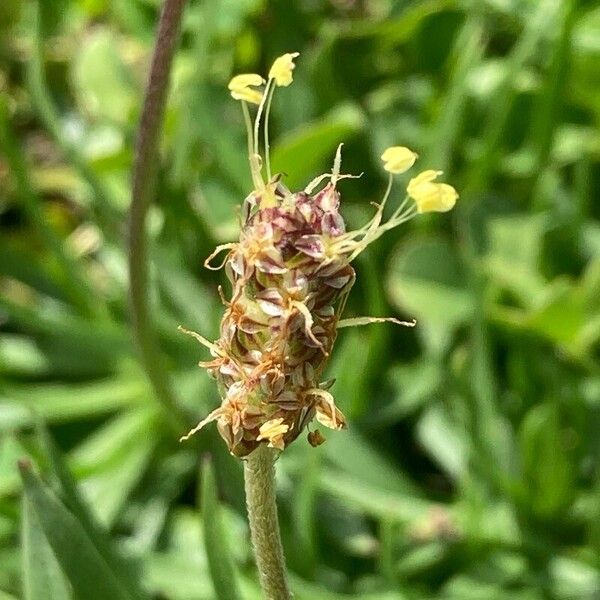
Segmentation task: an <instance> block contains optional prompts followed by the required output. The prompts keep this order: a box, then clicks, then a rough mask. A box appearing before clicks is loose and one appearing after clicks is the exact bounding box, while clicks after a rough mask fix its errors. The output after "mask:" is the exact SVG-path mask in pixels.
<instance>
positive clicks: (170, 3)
mask: <svg viewBox="0 0 600 600" xmlns="http://www.w3.org/2000/svg"><path fill="white" fill-rule="evenodd" d="M184 6H185V0H165V2H164V4H163V9H162V13H161V17H160V23H159V27H158V36H157V40H156V45H155V47H154V54H153V56H152V64H151V67H150V76H149V78H148V85H147V88H146V96H145V98H144V107H143V110H142V116H141V119H140V125H139V130H138V137H137V144H136V148H135V163H134V166H133V185H132V198H131V211H130V216H129V286H130V287H129V292H130V299H131V315H132V326H133V333H134V337H135V340H136V342H137V345H138V347H139V350H140V355H141V360H142V363H143V365H144V369H145V371H146V373H147V375H148V378H149V379H150V383H151V384H152V387H153V389H154V393H155V395H156V398H157V399H158V400H159V402H160V403H161V404H162V406H163V408H164V409H165V414H166V415H167V416H168V418H169V423H170V424H171V425H172V427H173V429H174V431H176V432H178V433H179V432H181V430H182V428H185V423H186V419H185V417H184V415H183V412H182V409H181V407H180V406H179V404H178V403H177V400H176V398H175V396H174V394H173V391H172V389H171V386H170V384H169V381H168V373H167V369H166V366H165V364H164V360H163V359H164V357H163V356H162V354H161V353H160V351H159V348H158V344H157V340H156V336H155V332H154V328H153V324H152V322H151V319H150V311H149V307H148V296H149V290H148V240H147V236H146V227H145V224H146V215H147V213H148V208H149V207H150V204H151V202H152V200H153V199H154V196H155V193H156V173H157V170H158V165H157V162H158V141H159V133H160V128H161V125H162V121H163V115H164V111H165V104H166V99H167V90H168V86H169V75H170V72H171V62H172V60H173V54H174V52H175V47H176V43H177V40H178V38H179V25H180V23H181V17H182V14H183V8H184Z"/></svg>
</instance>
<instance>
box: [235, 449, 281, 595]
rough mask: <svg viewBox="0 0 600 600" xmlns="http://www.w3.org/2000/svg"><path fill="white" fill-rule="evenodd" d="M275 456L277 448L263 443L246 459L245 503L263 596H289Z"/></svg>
mask: <svg viewBox="0 0 600 600" xmlns="http://www.w3.org/2000/svg"><path fill="white" fill-rule="evenodd" d="M276 456H277V451H276V450H274V449H273V448H268V447H267V446H265V445H264V444H261V445H260V446H259V447H258V448H257V449H256V450H254V452H252V453H251V454H250V455H249V456H248V458H247V459H246V461H245V462H244V478H245V484H246V485H245V487H246V506H247V508H248V520H249V522H250V533H251V535H252V546H253V547H254V556H255V558H256V566H257V567H258V575H259V578H260V584H261V586H262V589H263V593H264V597H265V599H266V600H290V598H291V597H292V596H291V594H290V591H289V588H288V583H287V576H286V571H285V559H284V556H283V548H282V545H281V535H280V533H279V520H278V518H277V503H276V498H275V457H276Z"/></svg>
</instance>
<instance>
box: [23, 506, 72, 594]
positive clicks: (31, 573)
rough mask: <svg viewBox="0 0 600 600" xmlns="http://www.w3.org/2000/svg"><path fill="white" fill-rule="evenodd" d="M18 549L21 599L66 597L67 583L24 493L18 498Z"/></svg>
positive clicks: (67, 591)
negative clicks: (19, 527) (20, 523)
mask: <svg viewBox="0 0 600 600" xmlns="http://www.w3.org/2000/svg"><path fill="white" fill-rule="evenodd" d="M21 551H22V568H23V573H22V577H23V592H24V598H25V600H70V598H71V594H70V593H69V588H68V583H67V581H66V580H65V577H64V575H63V573H62V571H61V570H60V566H59V564H58V562H57V560H56V557H55V556H54V554H53V553H52V549H51V548H50V546H49V544H48V541H47V540H46V537H45V535H44V532H43V531H42V528H41V526H40V523H39V521H38V519H37V516H36V515H35V513H34V511H33V510H32V508H31V505H30V503H29V502H28V501H27V499H26V498H25V497H23V502H22V547H21Z"/></svg>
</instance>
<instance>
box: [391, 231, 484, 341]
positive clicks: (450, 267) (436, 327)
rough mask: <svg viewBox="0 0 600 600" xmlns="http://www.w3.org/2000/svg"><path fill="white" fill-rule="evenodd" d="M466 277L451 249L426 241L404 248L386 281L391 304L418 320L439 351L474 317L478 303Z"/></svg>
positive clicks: (419, 327) (419, 329) (438, 241)
mask: <svg viewBox="0 0 600 600" xmlns="http://www.w3.org/2000/svg"><path fill="white" fill-rule="evenodd" d="M464 282H465V274H464V270H463V267H462V265H461V263H460V262H459V260H458V258H457V257H456V254H455V253H454V251H453V249H452V248H451V247H450V245H449V244H448V243H447V242H445V241H443V240H441V239H439V238H438V239H434V238H423V239H419V240H415V241H412V242H410V243H408V244H403V245H401V246H400V247H399V248H398V249H397V250H396V252H395V253H394V254H393V255H392V258H391V261H390V270H389V274H388V277H387V281H386V287H387V291H388V294H389V297H390V300H391V301H392V302H393V303H394V304H395V305H396V306H397V307H398V308H399V309H401V310H402V311H403V312H405V313H407V314H409V315H411V316H414V317H415V318H416V319H417V326H416V330H417V332H419V333H420V334H421V335H422V336H423V338H424V341H425V342H426V344H427V345H428V346H429V347H430V348H431V349H432V350H436V351H440V350H442V349H444V348H445V347H446V346H447V344H448V343H449V341H450V338H451V334H452V332H453V331H454V330H455V329H456V328H457V327H458V326H459V325H462V324H464V323H465V322H466V321H467V320H468V319H469V318H470V316H471V315H472V313H473V310H474V302H473V298H472V296H471V295H470V294H469V292H468V291H467V289H466V287H465V283H464Z"/></svg>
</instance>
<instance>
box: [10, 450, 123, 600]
mask: <svg viewBox="0 0 600 600" xmlns="http://www.w3.org/2000/svg"><path fill="white" fill-rule="evenodd" d="M19 470H20V471H21V478H22V479H23V485H24V489H25V498H26V500H27V502H29V503H31V507H32V508H33V511H34V513H35V516H36V518H37V519H38V521H39V523H40V524H41V526H42V529H43V531H44V534H45V535H46V538H47V540H48V543H49V544H50V547H51V548H52V550H53V551H54V554H55V556H56V558H57V560H58V562H59V564H60V565H61V567H62V569H63V571H64V572H65V574H66V576H67V577H68V579H69V581H70V582H71V585H72V586H73V590H74V591H75V593H76V594H77V596H78V597H80V598H85V599H86V600H107V598H110V599H111V600H131V599H132V598H134V596H132V595H131V594H130V593H129V592H128V591H127V587H126V586H125V585H124V584H123V583H122V582H121V581H120V580H119V578H118V577H117V575H116V574H115V573H114V572H113V570H112V569H111V567H110V566H109V565H108V564H107V562H106V560H105V559H104V558H103V557H102V556H101V554H100V553H99V552H98V549H97V548H96V546H95V545H94V544H93V542H92V540H91V539H90V538H89V536H88V534H87V532H86V531H85V529H84V528H83V526H82V525H81V523H79V521H78V520H77V519H76V518H75V516H74V515H73V513H72V512H70V511H69V510H68V509H67V508H66V507H65V506H64V504H62V503H61V502H60V500H59V499H58V498H57V497H56V496H55V495H54V493H53V492H51V491H50V489H49V488H48V487H47V486H46V485H44V483H42V481H41V479H40V478H39V477H38V475H36V474H35V473H34V472H33V470H32V468H31V463H29V462H28V461H25V460H23V461H21V462H20V463H19Z"/></svg>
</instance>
